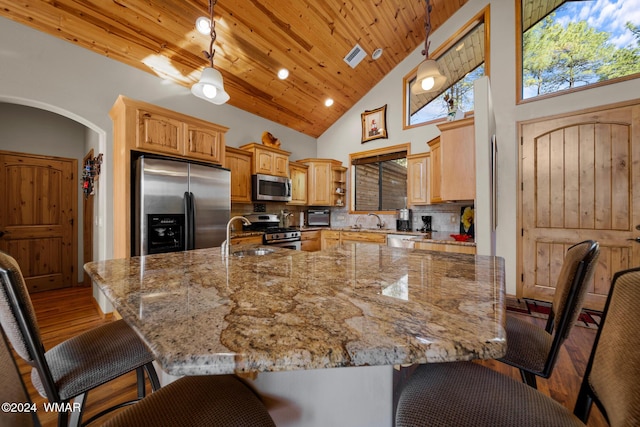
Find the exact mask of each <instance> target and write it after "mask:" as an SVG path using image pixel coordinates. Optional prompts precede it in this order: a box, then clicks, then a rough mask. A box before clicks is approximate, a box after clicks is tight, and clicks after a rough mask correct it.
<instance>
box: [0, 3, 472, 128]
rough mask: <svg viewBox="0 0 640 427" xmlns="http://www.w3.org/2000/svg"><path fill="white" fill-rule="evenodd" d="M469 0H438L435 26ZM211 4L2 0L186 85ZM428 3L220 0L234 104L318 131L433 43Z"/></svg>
mask: <svg viewBox="0 0 640 427" xmlns="http://www.w3.org/2000/svg"><path fill="white" fill-rule="evenodd" d="M466 1H467V0H431V5H432V7H433V9H432V13H431V24H432V31H434V30H435V29H437V28H438V27H439V26H440V25H441V24H442V23H443V22H444V21H445V20H447V19H448V18H449V17H450V16H451V15H453V13H455V12H456V11H457V10H458V9H459V8H460V7H461V6H462V5H463V4H464V3H466ZM208 8H209V3H208V0H55V1H52V0H19V1H18V0H0V15H2V16H5V17H7V18H9V19H12V20H14V21H17V22H19V23H22V24H25V25H28V26H30V27H33V28H35V29H37V30H40V31H43V32H46V33H48V34H51V35H53V36H55V37H59V38H62V39H64V40H67V41H69V42H71V43H74V44H76V45H79V46H82V47H84V48H87V49H90V50H92V51H94V52H96V53H99V54H101V55H104V56H107V57H109V58H112V59H115V60H117V61H120V62H123V63H125V64H128V65H130V66H133V67H136V68H139V69H142V70H144V71H147V72H149V73H152V74H155V75H157V76H160V77H161V78H164V79H168V80H171V81H174V82H176V83H178V84H181V85H183V86H186V87H191V85H192V84H193V83H195V82H196V81H197V80H198V79H199V77H200V73H201V70H202V69H203V68H204V67H206V66H207V65H208V64H209V62H208V60H206V59H205V58H204V56H203V55H202V51H203V50H205V51H206V50H208V49H209V43H210V41H211V39H210V37H209V35H202V34H200V33H198V32H197V31H196V29H195V26H194V24H195V21H196V19H197V18H198V17H199V16H208ZM424 9H425V0H218V2H217V4H216V6H215V21H216V33H217V39H216V42H215V49H216V53H215V61H214V64H215V67H216V69H218V70H220V71H221V73H222V75H223V78H224V83H225V89H226V91H227V92H228V93H229V95H230V96H231V99H230V100H229V101H228V103H229V104H231V105H233V106H235V107H237V108H240V109H242V110H245V111H248V112H251V113H253V114H256V115H258V116H261V117H264V118H265V119H268V120H271V121H274V122H277V123H280V124H282V125H284V126H287V127H290V128H292V129H295V130H298V131H300V132H302V133H305V134H307V135H310V136H312V137H318V136H319V135H321V134H322V133H323V132H324V131H325V130H326V129H327V128H328V127H329V126H331V125H332V124H333V123H334V122H335V121H336V120H337V119H338V118H339V117H340V116H342V114H344V113H345V112H346V111H347V110H348V109H349V108H350V107H352V106H353V105H354V104H355V103H356V102H357V101H358V100H359V99H360V98H361V97H362V96H364V95H365V94H366V93H367V92H368V91H369V90H371V89H372V88H373V86H375V85H376V84H377V83H378V82H379V81H380V80H381V79H382V78H383V77H384V76H385V75H386V74H387V73H388V72H389V71H391V70H392V69H393V68H394V67H395V66H396V65H397V64H398V63H399V62H400V61H402V60H403V59H404V58H406V57H407V55H409V54H410V53H411V52H413V51H414V50H415V49H416V48H417V47H418V46H420V45H422V44H423V43H424V35H425V32H424V13H425V10H424ZM356 44H359V45H360V46H361V47H362V48H363V49H364V51H365V52H366V53H367V57H366V58H364V60H362V62H360V64H359V65H357V66H356V67H355V68H351V67H350V66H349V65H348V64H347V63H346V62H345V61H344V60H343V58H344V57H345V56H346V55H347V54H348V53H349V52H350V51H351V50H352V48H353V47H354V46H355V45H356ZM377 48H381V49H383V54H382V56H381V57H380V58H379V59H378V60H373V59H372V57H371V54H372V53H373V51H374V50H375V49H377ZM433 48H434V46H432V49H433ZM76 65H77V66H78V67H82V64H76ZM417 65H418V64H416V66H417ZM280 68H287V69H288V70H289V71H290V75H289V77H288V78H287V79H286V80H280V79H278V77H277V75H276V73H277V71H278V70H279V69H280ZM400 85H401V82H398V87H400ZM125 95H126V94H125ZM326 98H332V99H334V101H335V103H334V104H333V106H331V107H325V106H324V101H325V99H326ZM203 102H204V101H203Z"/></svg>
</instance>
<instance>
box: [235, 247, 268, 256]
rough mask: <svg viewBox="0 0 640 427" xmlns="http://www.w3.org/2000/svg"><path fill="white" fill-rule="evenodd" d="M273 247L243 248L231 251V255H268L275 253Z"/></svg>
mask: <svg viewBox="0 0 640 427" xmlns="http://www.w3.org/2000/svg"><path fill="white" fill-rule="evenodd" d="M273 252H274V251H273V249H269V248H254V249H242V250H240V251H235V252H231V255H233V256H237V257H245V256H261V255H268V254H270V253H273Z"/></svg>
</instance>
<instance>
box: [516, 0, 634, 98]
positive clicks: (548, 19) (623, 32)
mask: <svg viewBox="0 0 640 427" xmlns="http://www.w3.org/2000/svg"><path fill="white" fill-rule="evenodd" d="M516 5H517V9H518V10H517V13H518V14H519V16H520V17H521V19H520V20H519V22H518V24H519V30H518V34H520V35H521V37H522V39H521V40H520V45H521V47H522V48H521V49H518V54H519V57H518V61H519V63H520V64H522V67H521V69H520V70H519V71H520V75H519V76H518V80H517V81H518V84H519V86H520V87H519V88H518V89H519V90H518V96H519V100H526V99H532V98H537V97H542V96H550V95H553V94H559V93H562V92H567V91H573V90H581V89H584V88H586V87H590V86H594V85H602V84H607V83H611V82H615V81H620V80H622V79H628V78H636V77H638V76H640V14H639V13H638V11H639V10H640V0H599V1H597V2H596V1H593V0H583V1H580V0H572V1H562V0H543V1H540V0H535V1H534V0H517V2H516Z"/></svg>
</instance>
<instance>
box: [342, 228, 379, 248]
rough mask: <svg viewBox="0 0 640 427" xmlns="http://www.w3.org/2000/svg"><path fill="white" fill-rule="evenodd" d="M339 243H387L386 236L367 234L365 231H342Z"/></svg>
mask: <svg viewBox="0 0 640 427" xmlns="http://www.w3.org/2000/svg"><path fill="white" fill-rule="evenodd" d="M340 243H377V244H379V245H384V244H386V243H387V235H386V234H384V233H367V232H366V231H342V232H341V233H340Z"/></svg>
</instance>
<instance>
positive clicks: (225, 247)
mask: <svg viewBox="0 0 640 427" xmlns="http://www.w3.org/2000/svg"><path fill="white" fill-rule="evenodd" d="M237 219H239V220H240V221H242V223H243V224H244V225H251V221H249V220H248V219H247V218H245V217H243V216H234V217H233V218H231V219H230V220H229V222H227V239H226V240H225V241H224V242H222V245H221V246H220V250H222V254H223V255H225V256H229V246H231V241H230V234H231V223H232V222H233V221H235V220H237Z"/></svg>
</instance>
